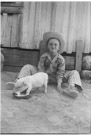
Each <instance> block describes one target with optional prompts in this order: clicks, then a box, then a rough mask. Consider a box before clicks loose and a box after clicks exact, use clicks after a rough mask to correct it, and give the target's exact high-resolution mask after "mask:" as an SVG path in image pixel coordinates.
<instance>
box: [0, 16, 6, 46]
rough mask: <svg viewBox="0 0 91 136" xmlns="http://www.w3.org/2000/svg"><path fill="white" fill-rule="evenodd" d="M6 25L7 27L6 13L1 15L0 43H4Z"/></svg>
mask: <svg viewBox="0 0 91 136" xmlns="http://www.w3.org/2000/svg"><path fill="white" fill-rule="evenodd" d="M6 27H7V14H6V13H5V14H3V15H1V44H2V45H4V44H5V34H6Z"/></svg>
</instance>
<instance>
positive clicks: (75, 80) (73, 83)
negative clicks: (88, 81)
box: [63, 70, 82, 98]
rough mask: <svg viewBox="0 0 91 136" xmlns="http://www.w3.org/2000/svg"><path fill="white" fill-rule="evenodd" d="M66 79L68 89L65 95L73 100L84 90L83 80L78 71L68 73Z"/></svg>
mask: <svg viewBox="0 0 91 136" xmlns="http://www.w3.org/2000/svg"><path fill="white" fill-rule="evenodd" d="M64 77H65V78H66V79H67V81H68V88H67V89H65V90H64V91H63V93H64V94H66V95H68V96H71V97H73V98H76V97H77V96H78V91H79V90H78V89H80V91H81V90H82V85H81V79H80V75H79V73H78V71H76V70H73V71H70V72H67V73H66V74H65V76H64ZM76 87H77V88H76ZM77 90H78V91H77Z"/></svg>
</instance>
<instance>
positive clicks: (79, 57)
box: [75, 40, 83, 73]
mask: <svg viewBox="0 0 91 136" xmlns="http://www.w3.org/2000/svg"><path fill="white" fill-rule="evenodd" d="M82 52H83V41H82V40H79V41H77V45H76V65H75V69H76V70H77V71H78V72H79V73H80V72H81V69H82Z"/></svg>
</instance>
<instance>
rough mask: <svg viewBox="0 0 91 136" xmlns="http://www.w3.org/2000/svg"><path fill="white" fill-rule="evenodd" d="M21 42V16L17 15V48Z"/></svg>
mask: <svg viewBox="0 0 91 136" xmlns="http://www.w3.org/2000/svg"><path fill="white" fill-rule="evenodd" d="M21 42H22V14H18V18H17V47H20V46H21Z"/></svg>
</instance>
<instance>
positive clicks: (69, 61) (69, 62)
mask: <svg viewBox="0 0 91 136" xmlns="http://www.w3.org/2000/svg"><path fill="white" fill-rule="evenodd" d="M63 57H64V58H65V62H66V66H65V67H66V70H73V69H75V57H70V56H63Z"/></svg>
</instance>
